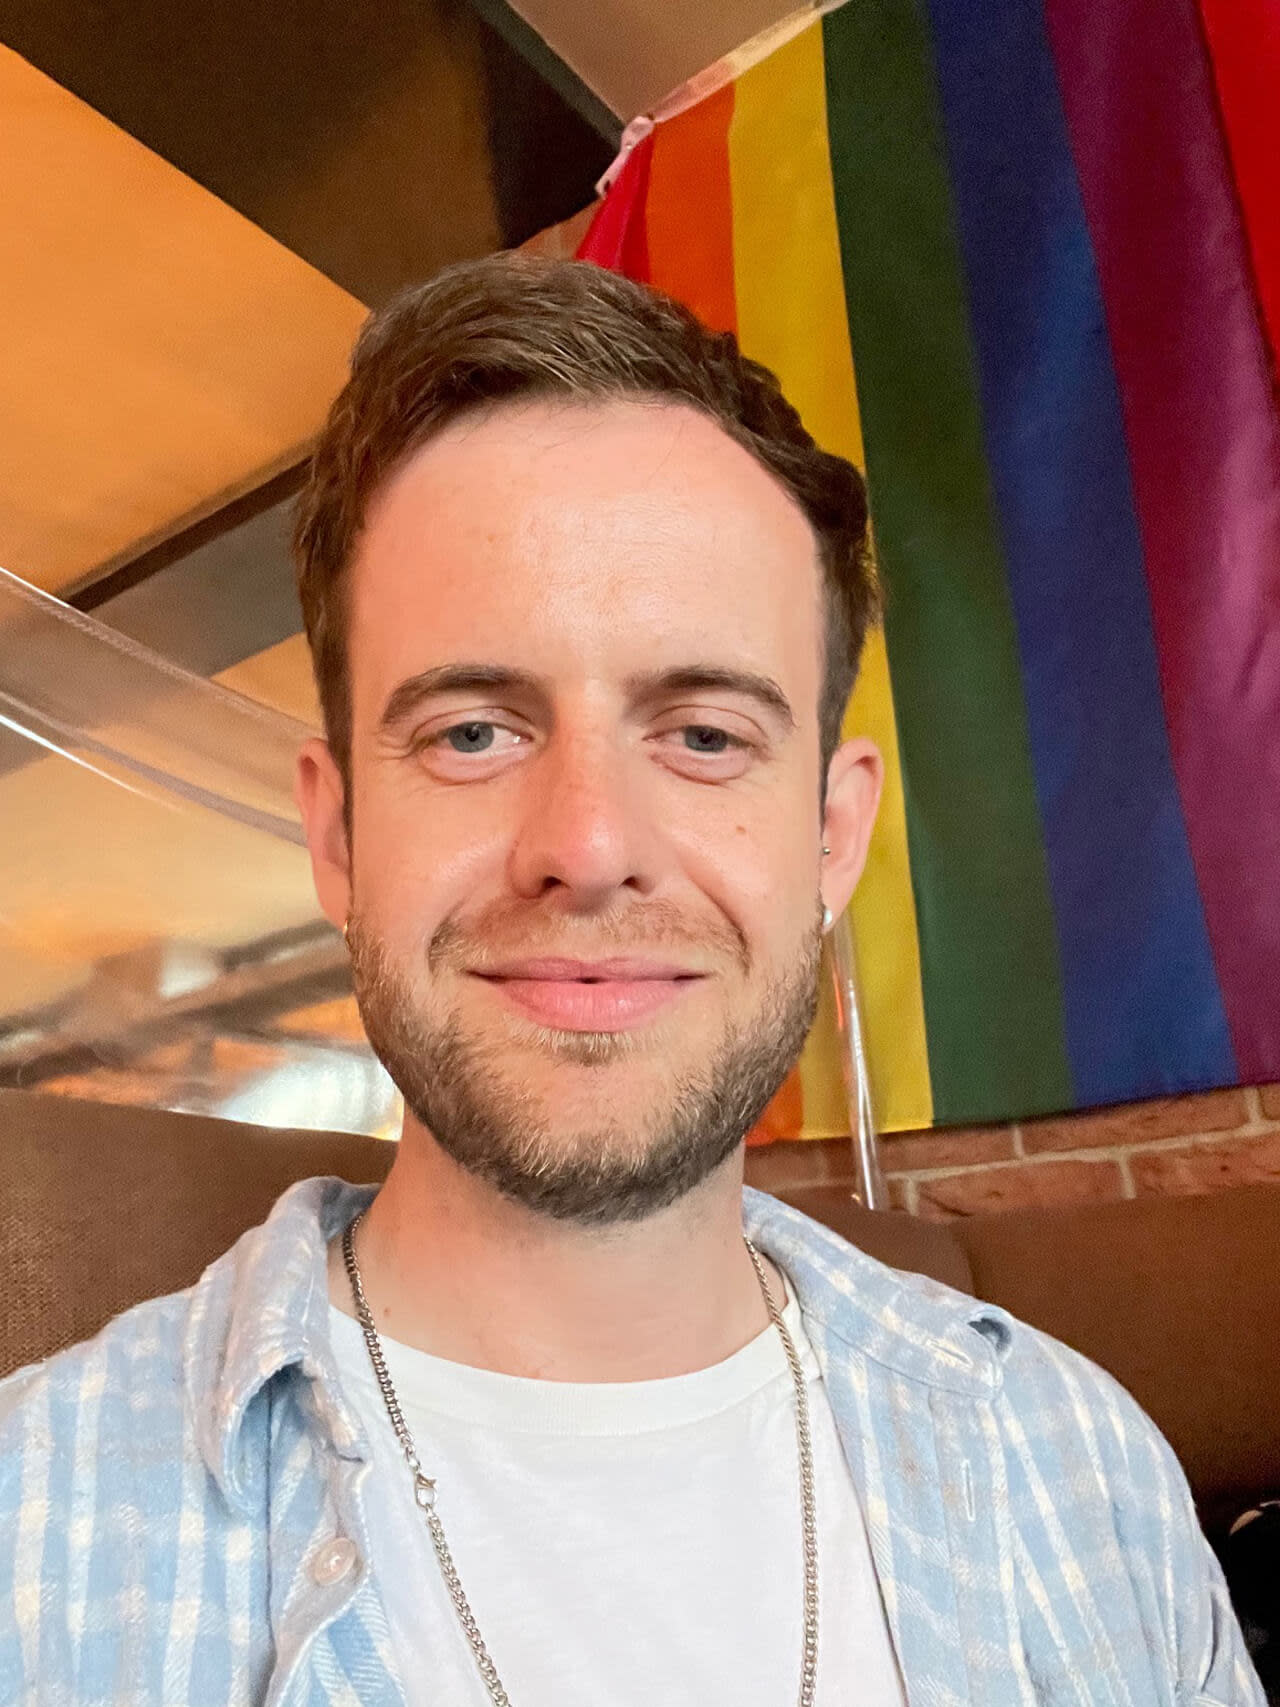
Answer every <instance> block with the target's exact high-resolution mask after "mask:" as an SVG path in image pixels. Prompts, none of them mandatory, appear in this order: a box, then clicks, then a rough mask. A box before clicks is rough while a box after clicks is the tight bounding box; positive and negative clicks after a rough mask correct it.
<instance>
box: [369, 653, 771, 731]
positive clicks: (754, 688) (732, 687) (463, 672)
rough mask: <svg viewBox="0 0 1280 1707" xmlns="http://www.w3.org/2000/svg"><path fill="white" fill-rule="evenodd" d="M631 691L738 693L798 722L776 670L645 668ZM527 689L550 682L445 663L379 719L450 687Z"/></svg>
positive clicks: (402, 689)
mask: <svg viewBox="0 0 1280 1707" xmlns="http://www.w3.org/2000/svg"><path fill="white" fill-rule="evenodd" d="M626 689H627V695H628V697H629V698H630V699H631V700H632V701H633V703H639V704H644V703H646V702H651V701H653V700H659V699H666V698H668V697H669V696H670V695H671V694H679V693H707V692H712V693H717V692H718V693H733V694H740V695H741V696H742V697H743V698H745V699H753V700H755V701H756V703H757V704H758V705H760V706H762V707H763V708H764V710H766V711H768V712H770V713H771V714H772V715H773V716H774V717H776V718H777V719H778V721H779V722H780V723H782V725H783V726H784V728H786V729H788V730H792V729H794V728H795V726H796V719H795V713H794V712H793V711H792V709H791V702H790V700H789V699H788V698H787V696H786V694H785V693H783V691H782V689H781V688H780V687H779V686H778V684H777V682H775V681H774V680H773V678H772V677H771V676H762V675H759V674H758V673H757V672H756V671H754V670H737V669H730V668H727V667H725V666H722V665H717V664H684V665H680V666H678V667H677V668H674V669H670V670H653V671H642V672H640V673H638V674H636V675H632V676H629V677H628V678H627V682H626ZM495 692H496V693H521V694H524V695H526V696H530V697H532V696H537V697H540V698H544V699H545V698H546V697H547V690H546V684H545V683H544V682H543V681H542V679H541V678H540V677H538V676H535V675H533V674H531V673H530V672H529V671H528V670H517V669H513V668H511V667H510V666H508V665H504V664H439V665H437V666H436V667H435V668H434V669H431V670H421V671H419V673H418V674H417V675H416V676H409V677H408V678H407V679H406V680H405V681H403V682H401V683H400V685H399V686H398V687H396V688H395V689H394V690H393V691H392V693H391V695H390V697H389V698H388V700H387V703H386V706H385V708H384V710H383V713H382V716H381V717H380V718H379V720H378V728H379V731H380V732H381V733H383V734H385V733H387V732H388V731H389V730H392V729H394V728H396V727H397V725H399V724H400V723H402V722H403V721H404V719H405V718H406V717H408V716H409V715H410V714H411V713H412V712H414V711H416V710H417V709H418V707H419V706H420V705H421V704H422V703H423V701H424V700H428V699H433V698H436V697H437V696H439V695H441V694H449V693H495Z"/></svg>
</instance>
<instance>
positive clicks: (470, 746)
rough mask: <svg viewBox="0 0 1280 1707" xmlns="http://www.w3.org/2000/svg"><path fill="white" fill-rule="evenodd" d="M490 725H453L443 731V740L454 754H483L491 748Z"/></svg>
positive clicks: (492, 730)
mask: <svg viewBox="0 0 1280 1707" xmlns="http://www.w3.org/2000/svg"><path fill="white" fill-rule="evenodd" d="M493 739H494V728H493V724H492V723H455V724H454V726H453V728H452V729H447V730H446V731H445V740H446V741H447V742H448V743H449V745H450V746H451V747H452V748H453V750H454V752H455V753H483V752H485V751H486V750H487V749H488V748H489V747H492V745H493Z"/></svg>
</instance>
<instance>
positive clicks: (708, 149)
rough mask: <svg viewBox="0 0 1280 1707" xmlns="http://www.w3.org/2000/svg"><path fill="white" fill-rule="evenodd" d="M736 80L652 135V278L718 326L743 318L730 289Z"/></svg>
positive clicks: (727, 327)
mask: <svg viewBox="0 0 1280 1707" xmlns="http://www.w3.org/2000/svg"><path fill="white" fill-rule="evenodd" d="M732 118H733V85H732V84H728V85H726V87H725V88H723V89H719V90H717V91H716V93H715V94H714V95H709V96H708V97H707V99H706V100H705V101H700V102H699V103H698V105H697V106H696V107H690V108H689V109H688V110H687V111H686V112H683V113H681V114H680V116H679V118H676V119H673V120H671V121H670V123H668V124H662V125H659V126H658V128H657V130H656V131H655V132H654V136H653V162H652V165H651V167H650V173H649V199H648V202H647V204H646V210H645V211H646V220H647V225H648V237H649V244H648V247H649V280H650V283H651V284H655V285H657V286H658V288H659V290H665V291H667V292H668V293H669V294H670V295H671V296H674V297H678V298H679V300H680V301H681V302H683V303H684V304H686V306H687V307H689V308H691V309H692V310H693V312H694V313H695V314H696V315H697V316H698V318H699V319H700V320H702V321H704V322H705V323H706V324H707V325H708V326H714V327H715V329H716V330H717V331H718V332H732V331H735V330H736V328H737V324H738V313H737V305H736V303H735V301H734V292H733V208H732V205H731V203H730V199H729V125H730V122H731V120H732Z"/></svg>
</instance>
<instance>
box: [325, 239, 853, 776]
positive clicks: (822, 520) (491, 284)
mask: <svg viewBox="0 0 1280 1707" xmlns="http://www.w3.org/2000/svg"><path fill="white" fill-rule="evenodd" d="M534 397H555V398H569V399H585V400H600V401H604V400H609V399H616V398H625V397H642V398H646V399H652V398H659V399H662V400H665V401H670V402H676V403H684V404H688V405H691V406H692V407H693V408H695V409H699V410H701V411H702V412H703V414H705V415H708V416H709V417H710V418H711V419H712V420H713V421H714V422H716V424H717V425H718V426H720V427H721V428H723V430H724V431H725V432H726V433H727V434H728V435H729V437H730V438H732V439H734V440H736V441H737V443H738V444H740V445H742V446H743V447H744V449H746V450H748V451H750V452H751V454H752V456H754V457H755V458H756V460H757V462H759V463H761V464H762V465H763V466H764V467H765V468H766V469H767V470H768V471H769V473H771V474H772V475H773V476H774V478H775V479H776V480H777V481H778V482H779V484H780V485H781V486H782V487H783V488H784V489H785V490H786V491H787V492H788V493H789V494H790V496H791V497H792V498H793V499H794V500H795V502H796V503H797V504H798V505H799V507H800V509H801V510H802V511H803V512H804V514H805V516H806V517H807V518H808V521H809V523H810V526H811V527H812V528H813V532H814V535H815V538H816V540H817V546H818V557H819V562H820V564H821V568H822V575H823V589H824V600H823V604H824V621H825V636H824V641H825V647H824V651H825V655H824V670H823V686H822V694H821V701H820V704H819V708H818V712H819V728H820V732H821V750H822V760H823V771H824V774H825V770H826V763H827V760H828V759H829V758H830V756H831V754H832V752H834V750H835V748H836V746H837V744H838V743H839V739H840V724H841V720H842V718H843V715H844V709H845V704H846V702H847V700H848V698H849V694H850V692H851V691H852V688H853V682H854V678H855V676H856V674H857V668H858V659H859V656H860V655H861V651H862V643H863V640H864V638H865V635H866V632H867V629H868V627H869V626H870V625H871V624H872V623H874V622H875V621H876V619H877V617H878V615H879V593H878V588H877V582H876V577H875V574H874V571H873V569H872V567H871V563H870V558H869V554H868V548H867V499H866V487H865V484H864V482H863V479H862V476H861V474H860V473H859V472H858V470H857V469H856V468H855V467H854V466H853V464H852V463H850V462H846V461H845V459H844V458H843V457H839V456H833V455H832V454H831V453H830V452H828V451H824V450H820V449H819V448H818V446H817V445H816V444H815V443H814V441H813V439H812V437H811V436H810V435H809V434H808V433H807V432H806V431H805V429H804V427H803V425H802V424H801V421H800V417H799V415H798V414H797V413H796V411H795V409H793V408H792V406H791V404H790V403H788V402H787V400H786V398H785V397H784V396H783V395H782V389H781V387H780V385H779V384H778V381H777V379H776V378H775V376H774V375H773V374H772V373H770V371H769V370H768V368H765V367H761V365H760V364H759V363H758V362H753V361H749V360H748V359H747V358H746V357H745V356H744V355H743V354H742V353H741V351H740V350H739V349H738V343H737V339H736V338H735V337H734V336H733V335H732V333H728V332H712V331H710V330H708V328H707V327H705V326H704V325H702V323H701V322H700V321H699V320H697V319H696V318H695V317H694V315H692V314H691V313H690V312H689V311H688V309H686V308H684V307H682V305H681V304H680V303H678V302H675V301H673V300H672V299H671V298H670V297H667V296H663V295H662V294H661V293H660V292H658V291H655V290H651V289H649V288H648V287H647V286H644V285H640V284H636V283H634V282H633V281H632V280H630V279H626V278H622V277H621V276H619V275H618V274H616V273H611V272H606V271H604V270H603V269H602V268H600V267H596V266H593V265H591V264H589V263H588V262H584V261H546V260H538V259H534V258H533V257H530V256H526V255H518V254H509V253H508V254H500V255H491V256H488V257H487V258H485V259H483V260H479V261H465V262H462V263H460V264H459V265H457V266H454V267H450V268H448V269H447V270H446V271H444V272H442V273H440V274H439V275H438V276H437V277H436V278H434V279H432V280H431V281H430V282H429V283H428V284H425V285H421V286H418V287H417V288H415V289H411V290H407V291H404V292H402V293H401V294H400V295H399V296H397V297H395V298H394V299H393V300H392V301H391V302H390V303H388V304H387V306H386V307H385V308H382V309H380V310H379V311H378V312H377V313H376V314H374V315H372V316H371V317H370V318H369V320H368V321H367V322H366V323H365V326H364V329H363V331H362V332H361V334H360V337H359V339H358V341H357V343H356V347H355V351H354V353H353V355H352V358H351V377H350V378H349V379H348V381H347V383H346V385H345V386H344V387H343V390H342V391H341V393H340V394H339V396H338V398H337V400H336V402H335V403H334V405H333V408H332V409H331V410H330V412H329V418H328V420H327V422H326V423H325V427H324V430H323V431H322V433H321V435H320V438H319V441H318V443H317V445H316V447H315V453H314V455H313V457H312V461H311V469H310V474H309V477H308V479H307V483H306V486H305V487H304V489H303V492H302V494H301V496H300V498H299V500H298V513H297V526H296V529H295V533H294V550H295V556H296V563H297V573H298V593H299V597H300V599H301V602H302V614H303V618H304V620H305V623H306V629H307V641H308V644H309V645H310V647H311V658H312V664H313V667H314V670H315V676H316V686H317V689H318V691H319V696H320V705H321V709H322V711H323V713H324V722H325V731H326V734H327V735H328V739H329V745H330V747H331V749H332V751H333V755H334V758H335V759H336V761H337V764H338V767H339V769H340V771H341V773H342V776H343V779H344V781H345V782H346V783H347V785H348V800H349V799H350V780H351V779H350V766H351V686H350V679H349V674H348V660H347V644H346V633H347V606H346V581H347V569H348V566H349V564H350V562H351V559H352V557H353V556H354V553H355V548H356V544H357V542H358V539H359V536H360V531H361V528H362V527H363V525H364V519H365V515H366V513H367V511H368V506H369V503H370V501H371V499H372V498H373V496H374V494H375V493H376V492H377V491H378V489H379V488H380V487H381V486H382V485H383V484H384V483H385V482H386V480H387V479H388V478H389V477H390V476H391V475H392V474H393V473H394V472H395V471H396V470H397V469H398V468H399V467H400V465H401V464H402V463H403V462H404V461H405V459H406V457H408V456H409V455H410V454H411V453H412V452H413V451H415V450H417V449H419V448H420V447H421V446H422V445H423V444H425V443H426V442H427V441H428V440H429V439H431V438H433V437H434V436H435V435H436V434H437V433H439V432H441V431H442V430H443V428H444V427H445V426H447V425H448V424H449V423H450V422H451V421H453V420H455V419H457V417H458V416H459V415H461V414H463V413H465V412H466V411H467V410H470V409H475V408H480V407H484V406H485V405H488V404H494V403H501V402H504V401H508V400H516V399H518V400H525V399H528V398H534Z"/></svg>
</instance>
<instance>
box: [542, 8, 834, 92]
mask: <svg viewBox="0 0 1280 1707" xmlns="http://www.w3.org/2000/svg"><path fill="white" fill-rule="evenodd" d="M514 3H515V9H516V11H518V12H519V13H520V15H521V17H523V18H524V19H525V20H526V22H527V23H528V24H529V25H530V26H531V27H532V28H533V29H534V30H536V31H537V33H538V35H539V36H541V38H542V39H543V40H544V41H545V42H546V43H547V45H548V46H549V47H550V48H552V49H553V50H554V51H555V53H556V54H558V55H559V56H560V57H561V58H562V59H563V60H564V61H565V63H566V64H567V65H569V66H570V67H572V69H573V70H574V71H575V72H576V73H577V74H578V76H579V77H581V78H582V80H583V82H584V83H586V84H587V86H588V87H589V88H590V89H592V90H593V91H594V92H595V93H596V94H597V95H598V96H599V97H600V99H601V100H602V101H603V102H604V103H605V105H606V106H607V107H609V108H611V109H612V110H613V111H614V112H615V113H618V114H620V115H621V116H622V117H623V118H624V119H630V118H634V117H635V115H636V114H637V113H643V112H647V111H648V110H649V109H650V108H651V107H654V106H656V105H657V104H658V102H659V101H661V100H662V98H663V96H664V95H668V94H670V93H671V91H672V90H673V89H675V88H677V87H678V86H679V85H680V84H681V83H683V82H685V81H686V79H688V78H690V77H692V76H693V75H694V74H695V73H696V72H699V71H702V70H704V69H705V68H706V67H707V66H709V65H711V64H713V63H714V62H715V61H716V60H717V59H720V58H722V57H723V56H724V55H725V54H727V53H731V52H732V51H733V50H734V49H735V48H739V47H741V46H742V45H743V43H744V42H748V41H750V40H751V38H752V37H753V36H756V35H759V34H760V33H761V32H762V31H764V30H766V29H769V28H770V27H771V26H772V25H774V24H776V23H778V21H779V20H780V19H782V18H784V17H786V16H787V15H788V13H791V12H796V11H799V10H805V9H807V8H804V7H800V6H797V5H796V3H795V0H701V3H700V4H698V5H692V6H677V5H655V4H654V3H653V0H598V3H597V4H595V5H588V4H584V3H583V0H514Z"/></svg>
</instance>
